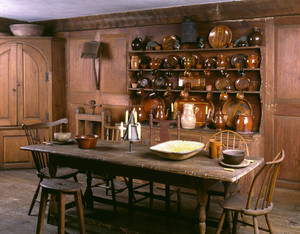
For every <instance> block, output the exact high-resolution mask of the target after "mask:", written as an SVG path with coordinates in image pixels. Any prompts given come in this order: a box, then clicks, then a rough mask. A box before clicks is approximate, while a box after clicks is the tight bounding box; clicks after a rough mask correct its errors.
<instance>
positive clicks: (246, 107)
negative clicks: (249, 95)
mask: <svg viewBox="0 0 300 234" xmlns="http://www.w3.org/2000/svg"><path fill="white" fill-rule="evenodd" d="M222 112H223V114H226V115H227V116H228V119H227V122H226V125H227V126H228V127H229V128H231V129H235V122H236V118H237V115H238V114H251V115H252V107H251V105H250V103H249V102H248V101H247V100H246V99H243V100H240V99H237V98H230V99H228V100H227V101H226V102H225V103H224V105H223V107H222Z"/></svg>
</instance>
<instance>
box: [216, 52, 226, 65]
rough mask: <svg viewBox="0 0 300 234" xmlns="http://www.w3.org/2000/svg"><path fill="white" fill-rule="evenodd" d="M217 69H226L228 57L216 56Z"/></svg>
mask: <svg viewBox="0 0 300 234" xmlns="http://www.w3.org/2000/svg"><path fill="white" fill-rule="evenodd" d="M216 64H217V68H226V67H227V64H228V57H227V56H226V55H223V54H219V55H217V62H216Z"/></svg>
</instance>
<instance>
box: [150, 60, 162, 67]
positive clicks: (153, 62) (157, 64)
mask: <svg viewBox="0 0 300 234" xmlns="http://www.w3.org/2000/svg"><path fill="white" fill-rule="evenodd" d="M161 62H162V60H161V59H158V58H152V59H151V61H150V63H149V66H150V68H151V69H158V68H159V67H160V64H161Z"/></svg>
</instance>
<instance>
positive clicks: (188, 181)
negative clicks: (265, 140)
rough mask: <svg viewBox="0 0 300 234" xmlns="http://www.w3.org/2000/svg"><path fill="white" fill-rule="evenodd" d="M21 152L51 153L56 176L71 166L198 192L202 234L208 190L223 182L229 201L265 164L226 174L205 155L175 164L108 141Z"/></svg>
mask: <svg viewBox="0 0 300 234" xmlns="http://www.w3.org/2000/svg"><path fill="white" fill-rule="evenodd" d="M21 149H22V150H28V151H38V152H45V153H49V154H50V166H51V174H52V176H54V175H55V173H56V166H68V167H73V168H78V169H82V170H92V171H93V170H97V171H102V172H104V173H110V174H113V175H117V176H126V177H131V178H136V179H142V180H148V181H153V182H159V183H164V184H170V185H175V186H179V187H185V188H191V189H194V190H195V191H196V193H197V200H198V203H199V205H200V210H199V230H200V233H205V230H206V214H205V205H206V200H207V188H208V187H209V186H210V185H212V184H214V183H215V182H217V181H219V180H220V181H223V182H224V185H225V188H226V197H228V196H229V186H230V184H231V183H233V182H235V181H237V180H239V179H240V178H241V177H243V176H245V175H247V174H248V173H249V172H251V171H252V170H254V169H255V168H256V167H257V166H259V165H260V164H261V163H262V162H263V158H261V157H249V158H248V159H251V160H253V163H250V164H249V166H247V167H245V168H240V169H234V171H226V170H224V167H222V166H221V165H220V164H219V161H218V160H216V159H210V158H209V157H208V156H207V154H205V153H199V154H197V155H196V156H194V157H192V158H189V159H186V160H182V161H171V160H166V159H162V158H160V157H158V156H156V155H155V154H154V153H153V152H151V151H150V150H149V146H148V145H143V144H139V143H137V144H134V145H133V151H132V152H130V151H129V142H112V141H104V140H99V141H98V143H97V147H96V148H95V149H79V148H78V147H77V145H53V146H49V145H43V144H40V145H30V146H24V147H21Z"/></svg>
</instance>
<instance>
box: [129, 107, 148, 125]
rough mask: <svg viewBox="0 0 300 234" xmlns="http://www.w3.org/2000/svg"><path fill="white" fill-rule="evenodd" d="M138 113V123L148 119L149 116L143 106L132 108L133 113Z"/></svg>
mask: <svg viewBox="0 0 300 234" xmlns="http://www.w3.org/2000/svg"><path fill="white" fill-rule="evenodd" d="M133 110H135V112H136V113H137V118H138V122H140V123H142V122H144V121H145V120H146V119H147V114H146V111H145V108H144V106H143V105H135V106H132V111H133Z"/></svg>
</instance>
